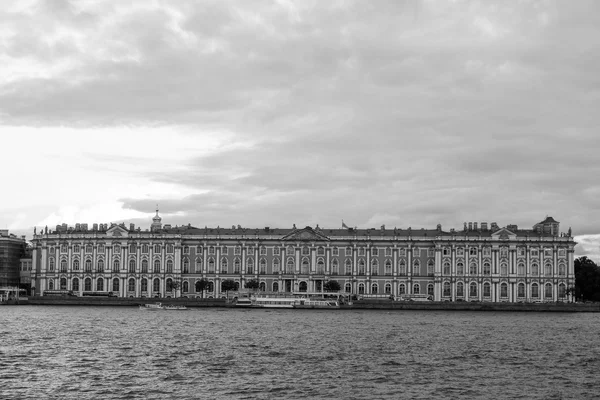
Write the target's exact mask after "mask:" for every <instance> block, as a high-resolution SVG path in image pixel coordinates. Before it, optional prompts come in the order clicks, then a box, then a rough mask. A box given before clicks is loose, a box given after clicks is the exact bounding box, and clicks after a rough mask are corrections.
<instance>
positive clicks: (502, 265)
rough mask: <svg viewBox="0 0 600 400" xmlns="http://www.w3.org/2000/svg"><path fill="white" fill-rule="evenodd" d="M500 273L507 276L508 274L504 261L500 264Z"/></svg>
mask: <svg viewBox="0 0 600 400" xmlns="http://www.w3.org/2000/svg"><path fill="white" fill-rule="evenodd" d="M500 275H502V276H507V275H508V264H506V263H505V262H503V263H501V264H500Z"/></svg>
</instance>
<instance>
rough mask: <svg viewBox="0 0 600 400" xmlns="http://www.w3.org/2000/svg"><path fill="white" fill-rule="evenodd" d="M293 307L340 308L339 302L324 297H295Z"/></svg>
mask: <svg viewBox="0 0 600 400" xmlns="http://www.w3.org/2000/svg"><path fill="white" fill-rule="evenodd" d="M294 308H340V303H338V302H337V301H336V300H326V299H297V300H296V302H295V303H294Z"/></svg>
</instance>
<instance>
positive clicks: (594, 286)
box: [575, 256, 600, 301]
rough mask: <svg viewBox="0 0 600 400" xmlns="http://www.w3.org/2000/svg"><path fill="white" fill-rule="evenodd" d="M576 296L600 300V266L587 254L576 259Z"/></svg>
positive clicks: (588, 299) (581, 298) (582, 299)
mask: <svg viewBox="0 0 600 400" xmlns="http://www.w3.org/2000/svg"><path fill="white" fill-rule="evenodd" d="M575 298H576V299H577V300H580V301H600V267H598V266H597V265H596V263H595V262H593V261H592V260H590V259H589V258H587V257H586V256H583V257H578V258H577V259H575Z"/></svg>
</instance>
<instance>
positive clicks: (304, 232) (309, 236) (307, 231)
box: [282, 226, 329, 241]
mask: <svg viewBox="0 0 600 400" xmlns="http://www.w3.org/2000/svg"><path fill="white" fill-rule="evenodd" d="M282 240H301V241H319V240H327V241H328V240H329V238H328V237H327V236H325V235H323V234H322V233H320V232H317V231H315V230H314V229H313V228H311V227H310V226H307V227H306V228H304V229H298V230H295V231H293V232H291V233H289V234H287V235H285V236H284V237H283V238H282Z"/></svg>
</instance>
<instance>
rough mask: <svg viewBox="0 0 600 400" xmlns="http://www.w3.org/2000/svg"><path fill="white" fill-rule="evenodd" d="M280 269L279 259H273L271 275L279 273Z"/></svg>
mask: <svg viewBox="0 0 600 400" xmlns="http://www.w3.org/2000/svg"><path fill="white" fill-rule="evenodd" d="M280 268H281V265H280V261H279V258H276V259H274V260H273V273H274V274H277V273H279V271H280Z"/></svg>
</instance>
